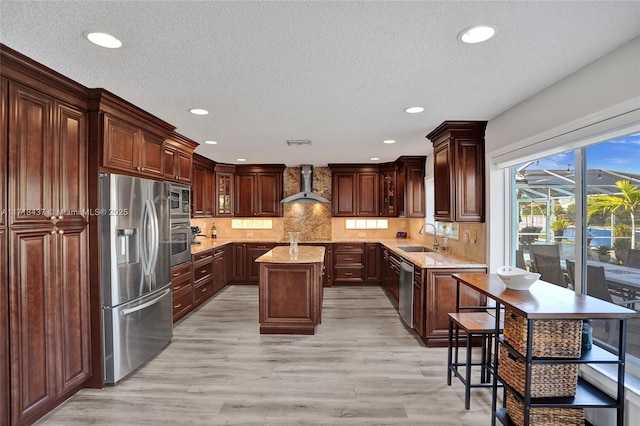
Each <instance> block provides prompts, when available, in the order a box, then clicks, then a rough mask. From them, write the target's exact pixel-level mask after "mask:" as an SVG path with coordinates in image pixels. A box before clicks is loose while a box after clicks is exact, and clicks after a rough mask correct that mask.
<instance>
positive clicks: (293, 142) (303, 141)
mask: <svg viewBox="0 0 640 426" xmlns="http://www.w3.org/2000/svg"><path fill="white" fill-rule="evenodd" d="M287 145H289V146H302V145H311V141H309V140H306V139H290V140H288V141H287Z"/></svg>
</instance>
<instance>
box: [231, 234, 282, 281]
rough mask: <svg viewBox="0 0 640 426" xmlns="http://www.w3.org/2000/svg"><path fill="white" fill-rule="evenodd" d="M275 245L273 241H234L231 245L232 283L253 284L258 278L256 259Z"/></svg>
mask: <svg viewBox="0 0 640 426" xmlns="http://www.w3.org/2000/svg"><path fill="white" fill-rule="evenodd" d="M275 246H276V244H275V243H236V244H234V245H233V270H232V276H231V279H230V281H231V282H232V283H233V284H255V285H258V280H259V279H260V265H259V264H258V263H256V259H257V258H259V257H260V256H262V255H263V254H265V253H266V252H268V251H269V250H271V249H272V248H274V247H275Z"/></svg>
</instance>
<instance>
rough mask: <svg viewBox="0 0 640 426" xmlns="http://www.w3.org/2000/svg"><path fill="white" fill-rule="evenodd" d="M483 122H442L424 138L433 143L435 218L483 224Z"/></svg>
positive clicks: (484, 124)
mask: <svg viewBox="0 0 640 426" xmlns="http://www.w3.org/2000/svg"><path fill="white" fill-rule="evenodd" d="M486 125H487V122H486V121H445V122H444V123H442V124H441V125H440V126H438V127H437V128H436V129H435V130H433V131H432V132H431V133H429V134H428V135H427V138H428V139H430V140H431V141H432V142H433V159H434V164H433V171H434V176H433V178H434V185H435V187H434V211H435V214H434V217H435V219H436V220H440V221H445V222H484V210H485V205H484V200H485V194H484V188H485V185H484V173H485V171H484V132H485V128H486Z"/></svg>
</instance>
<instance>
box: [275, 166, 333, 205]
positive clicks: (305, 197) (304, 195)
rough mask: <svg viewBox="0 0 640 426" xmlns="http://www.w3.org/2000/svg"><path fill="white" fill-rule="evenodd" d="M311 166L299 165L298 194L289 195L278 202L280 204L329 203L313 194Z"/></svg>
mask: <svg viewBox="0 0 640 426" xmlns="http://www.w3.org/2000/svg"><path fill="white" fill-rule="evenodd" d="M312 183H313V166H311V165H309V164H301V165H300V192H298V193H297V194H293V195H290V196H289V197H287V198H285V199H283V200H282V201H280V202H281V203H329V202H330V201H329V200H327V199H326V198H324V197H321V196H320V195H318V194H316V193H314V192H313V190H312V188H311V186H312Z"/></svg>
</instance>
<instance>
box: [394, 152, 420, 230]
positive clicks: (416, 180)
mask: <svg viewBox="0 0 640 426" xmlns="http://www.w3.org/2000/svg"><path fill="white" fill-rule="evenodd" d="M426 160H427V157H425V156H402V157H400V158H398V159H397V160H396V165H397V167H398V174H397V176H398V182H397V187H398V195H397V197H396V199H397V202H398V214H397V215H396V216H398V217H422V218H423V217H424V216H425V192H424V191H425V189H424V165H425V162H426Z"/></svg>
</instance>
